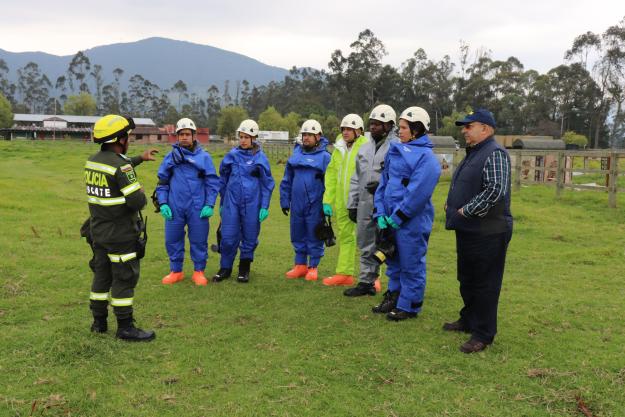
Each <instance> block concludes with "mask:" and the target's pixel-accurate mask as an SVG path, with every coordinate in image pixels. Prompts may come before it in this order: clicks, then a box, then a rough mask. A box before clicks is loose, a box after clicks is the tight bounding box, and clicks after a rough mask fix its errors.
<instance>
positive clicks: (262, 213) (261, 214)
mask: <svg viewBox="0 0 625 417" xmlns="http://www.w3.org/2000/svg"><path fill="white" fill-rule="evenodd" d="M267 216H269V210H267V209H265V208H262V209H260V211H259V212H258V221H260V222H261V223H262V222H263V221H264V220H265V219H266V218H267Z"/></svg>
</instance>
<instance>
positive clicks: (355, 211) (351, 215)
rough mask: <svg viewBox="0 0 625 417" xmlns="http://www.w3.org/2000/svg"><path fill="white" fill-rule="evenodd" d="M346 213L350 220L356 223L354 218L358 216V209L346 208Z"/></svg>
mask: <svg viewBox="0 0 625 417" xmlns="http://www.w3.org/2000/svg"><path fill="white" fill-rule="evenodd" d="M347 215H348V216H349V219H350V220H351V221H352V222H354V223H356V222H357V220H356V218H357V217H358V209H347Z"/></svg>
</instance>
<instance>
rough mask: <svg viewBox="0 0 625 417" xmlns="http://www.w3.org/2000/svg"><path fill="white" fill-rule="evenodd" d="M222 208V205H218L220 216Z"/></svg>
mask: <svg viewBox="0 0 625 417" xmlns="http://www.w3.org/2000/svg"><path fill="white" fill-rule="evenodd" d="M223 209H224V207H223V206H219V215H220V216H221V212H222V210H223Z"/></svg>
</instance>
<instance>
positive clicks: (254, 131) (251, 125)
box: [237, 119, 259, 136]
mask: <svg viewBox="0 0 625 417" xmlns="http://www.w3.org/2000/svg"><path fill="white" fill-rule="evenodd" d="M258 130H259V129H258V123H256V122H255V121H253V120H252V119H247V120H243V121H242V122H241V124H240V125H239V128H238V129H237V133H239V132H242V133H245V134H246V135H250V136H258Z"/></svg>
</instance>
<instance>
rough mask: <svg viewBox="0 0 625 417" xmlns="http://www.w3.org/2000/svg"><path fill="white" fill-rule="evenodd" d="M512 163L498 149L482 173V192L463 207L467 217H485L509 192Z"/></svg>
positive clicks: (489, 158)
mask: <svg viewBox="0 0 625 417" xmlns="http://www.w3.org/2000/svg"><path fill="white" fill-rule="evenodd" d="M509 178H510V161H509V159H508V158H507V156H506V154H505V153H504V152H503V151H502V150H499V149H497V150H496V151H495V152H493V153H492V155H491V156H489V157H488V159H487V160H486V164H485V165H484V171H482V192H480V193H479V194H478V195H476V196H475V197H473V198H472V199H471V201H469V202H468V203H467V204H465V205H464V207H463V213H464V215H465V216H466V217H484V216H486V214H487V213H488V210H490V208H491V207H492V206H494V205H495V204H497V203H498V202H499V201H500V200H501V199H502V198H503V197H504V196H505V195H506V193H507V192H508V182H509Z"/></svg>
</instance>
